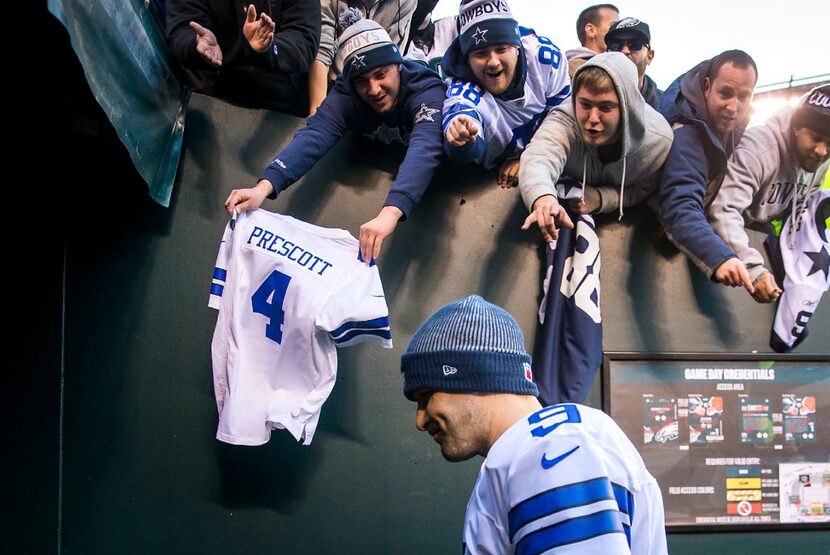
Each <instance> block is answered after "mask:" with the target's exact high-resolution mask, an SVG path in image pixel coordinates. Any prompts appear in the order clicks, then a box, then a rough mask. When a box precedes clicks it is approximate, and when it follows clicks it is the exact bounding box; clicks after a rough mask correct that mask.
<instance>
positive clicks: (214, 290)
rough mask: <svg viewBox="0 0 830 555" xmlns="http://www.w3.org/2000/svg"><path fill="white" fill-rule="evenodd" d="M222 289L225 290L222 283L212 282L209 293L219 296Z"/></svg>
mask: <svg viewBox="0 0 830 555" xmlns="http://www.w3.org/2000/svg"><path fill="white" fill-rule="evenodd" d="M224 290H225V286H224V285H219V284H218V283H214V284H212V285H211V286H210V294H211V295H216V296H217V297H221V296H222V292H224Z"/></svg>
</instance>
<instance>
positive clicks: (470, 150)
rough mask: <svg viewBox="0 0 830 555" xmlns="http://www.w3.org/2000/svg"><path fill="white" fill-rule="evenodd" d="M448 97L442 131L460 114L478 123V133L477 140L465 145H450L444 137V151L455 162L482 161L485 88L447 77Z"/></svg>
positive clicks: (484, 125)
mask: <svg viewBox="0 0 830 555" xmlns="http://www.w3.org/2000/svg"><path fill="white" fill-rule="evenodd" d="M447 84H448V86H447V97H446V98H445V99H444V112H443V116H442V118H441V131H442V133H446V131H447V127H449V125H450V123H452V121H453V120H454V119H455V118H457V117H458V116H462V115H463V116H468V117H470V118H472V119H474V120H475V121H476V122H477V124H478V128H479V130H478V134H477V135H476V138H475V141H473V142H471V143H467V144H466V145H465V146H463V147H454V146H452V145H450V144H449V143H448V142H447V140H446V136H445V138H444V152H445V153H446V155H447V157H448V158H449V159H450V160H452V161H453V162H456V163H459V164H466V163H468V162H477V163H481V160H482V159H483V158H484V151H485V147H486V144H485V141H484V136H485V131H486V127H487V122H486V119H485V117H484V116H483V114H482V107H483V105H482V102H481V97H482V95H483V94H484V90H483V89H482V88H481V87H479V86H477V85H475V84H474V83H468V82H465V81H461V80H458V79H447Z"/></svg>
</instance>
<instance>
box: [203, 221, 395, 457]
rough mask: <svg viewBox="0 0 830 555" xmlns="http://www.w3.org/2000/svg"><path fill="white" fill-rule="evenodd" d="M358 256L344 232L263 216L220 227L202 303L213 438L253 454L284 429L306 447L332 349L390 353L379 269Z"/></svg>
mask: <svg viewBox="0 0 830 555" xmlns="http://www.w3.org/2000/svg"><path fill="white" fill-rule="evenodd" d="M358 252H359V244H358V242H357V240H356V239H355V238H354V237H352V236H351V235H350V234H349V232H347V231H345V230H342V229H326V228H322V227H317V226H314V225H311V224H307V223H305V222H301V221H299V220H296V219H294V218H291V217H289V216H283V215H280V214H274V213H271V212H267V211H265V210H254V211H252V212H245V213H242V214H240V215H239V216H238V217H237V218H236V219H234V220H231V221H230V222H229V223H228V225H227V227H226V229H225V234H224V236H223V238H222V243H221V244H220V246H219V255H218V257H217V259H216V268H215V270H214V273H213V285H212V287H211V291H210V301H209V303H208V304H209V306H211V307H212V308H215V309H217V310H219V317H218V319H217V321H216V330H215V331H214V334H213V343H212V345H211V350H212V354H213V385H214V389H215V392H216V405H217V408H218V409H219V429H218V430H217V432H216V437H217V439H220V440H222V441H224V442H227V443H233V444H236V445H261V444H263V443H266V442H267V441H268V439H269V438H270V436H271V430H272V429H275V428H280V429H282V428H284V429H286V430H288V431H289V432H291V434H292V435H293V436H294V437H295V438H296V439H297V441H302V442H303V444H305V445H308V444H309V443H311V439H312V437H313V436H314V430H315V429H316V427H317V421H318V419H319V417H320V409H321V407H322V406H323V403H324V402H325V401H326V399H327V398H328V396H329V393H331V390H332V388H333V387H334V383H335V377H336V373H337V352H336V349H335V347H343V346H347V345H353V344H355V343H359V342H361V341H366V340H371V341H374V342H376V343H378V344H380V345H381V346H383V347H386V348H392V335H391V332H390V329H389V311H388V309H387V307H386V299H385V298H384V295H383V287H382V286H381V282H380V275H379V273H378V269H377V267H376V266H372V267H369V266H367V265H366V264H364V263H362V262H360V261H359V260H358V259H357V257H358Z"/></svg>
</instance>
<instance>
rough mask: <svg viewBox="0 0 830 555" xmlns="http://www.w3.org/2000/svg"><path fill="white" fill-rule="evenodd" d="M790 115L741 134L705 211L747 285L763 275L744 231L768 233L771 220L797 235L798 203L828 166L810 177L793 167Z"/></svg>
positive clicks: (790, 111) (761, 263)
mask: <svg viewBox="0 0 830 555" xmlns="http://www.w3.org/2000/svg"><path fill="white" fill-rule="evenodd" d="M795 110H796V108H788V109H786V110H784V111H783V112H780V113H778V114H776V115H775V116H773V117H771V118H770V119H768V120H767V122H766V123H765V124H764V125H760V126H757V127H751V128H749V129H747V130H746V131H745V132H744V135H743V137H742V138H741V142H740V143H738V147H737V148H736V149H735V152H734V154H733V155H732V157H731V158H730V159H729V164H728V166H727V170H726V177H725V178H724V180H723V184H722V185H721V188H720V190H719V191H718V194H717V196H716V197H715V199H714V201H713V202H712V204H711V206H710V208H709V214H708V216H709V219H710V221H711V222H712V228H713V229H714V230H715V232H716V233H717V234H718V235H720V236H721V238H722V239H723V240H724V241H725V242H726V244H727V245H729V247H730V248H731V249H732V250H733V251H734V252H735V254H737V255H738V258H740V259H741V261H742V262H743V263H744V265H745V266H746V268H747V271H748V272H749V277H750V279H751V280H752V281H755V280H756V279H757V278H758V277H759V276H761V274H763V273H764V272H765V271H767V270H766V268H764V258H763V257H762V256H761V253H760V252H758V251H757V250H755V249H753V248H752V247H750V246H749V237H748V236H747V234H746V230H745V229H744V227H745V226H746V227H749V228H752V229H756V230H759V231H765V232H767V233H769V232H770V231H771V226H770V225H769V224H770V222H771V221H772V220H775V219H786V218H788V217H793V218H795V223H796V225H791V226H790V229H792V230H797V228H798V219H800V215H801V214H800V211H801V209H802V208H803V206H804V205H805V204H806V203H804V202H803V201H804V199H806V198H808V197H809V196H810V195H811V194H812V192H813V191H815V190H816V189H818V188H819V187H821V182H822V180H823V179H824V174H825V172H827V167H828V162H825V163H824V164H822V165H821V166H820V167H819V169H818V170H817V171H816V172H815V173H808V172H806V171H804V170H803V169H801V167H800V166H799V165H798V162H797V159H796V156H795V153H794V151H793V149H794V145H793V140H794V136H793V131H792V125H791V121H792V116H793V113H794V112H795ZM794 189H795V190H797V191H798V194H797V195H793V190H794ZM785 239H788V240H790V239H789V238H785Z"/></svg>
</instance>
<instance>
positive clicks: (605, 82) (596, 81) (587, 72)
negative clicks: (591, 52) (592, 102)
mask: <svg viewBox="0 0 830 555" xmlns="http://www.w3.org/2000/svg"><path fill="white" fill-rule="evenodd" d="M583 88H585V89H586V90H588V91H590V92H591V93H592V94H603V93H607V92H616V89H615V88H614V81H613V80H611V76H610V75H608V72H606V71H605V70H604V69H602V68H601V67H597V66H586V67H584V68H579V72H578V73H577V74H576V75H574V83H573V94H574V96H576V95H577V93H579V91H581V90H582V89H583Z"/></svg>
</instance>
